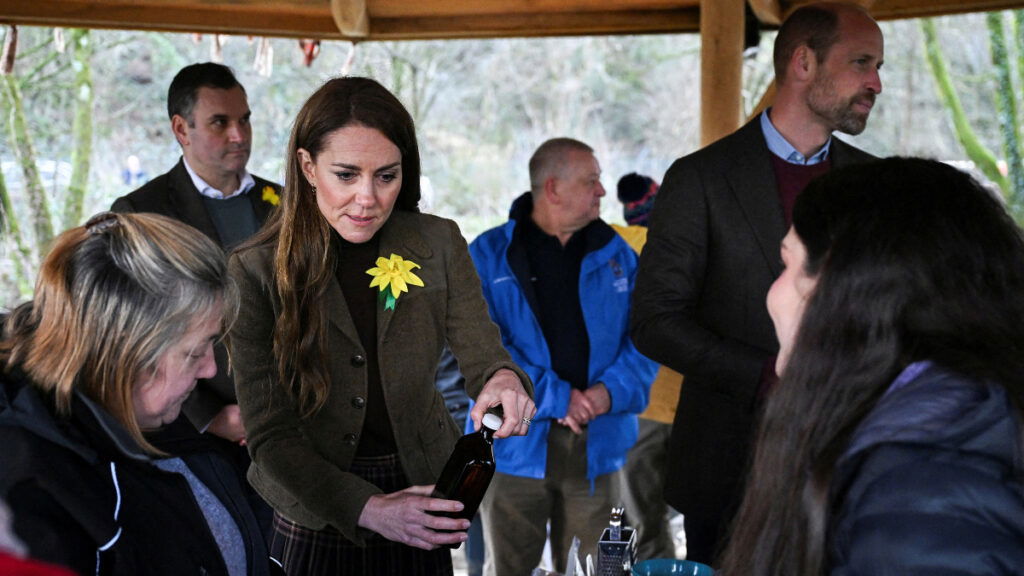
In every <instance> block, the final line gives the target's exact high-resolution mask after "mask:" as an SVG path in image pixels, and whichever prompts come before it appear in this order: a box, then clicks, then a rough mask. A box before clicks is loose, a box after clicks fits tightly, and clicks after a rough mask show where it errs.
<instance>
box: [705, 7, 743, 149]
mask: <svg viewBox="0 0 1024 576" xmlns="http://www.w3.org/2000/svg"><path fill="white" fill-rule="evenodd" d="M743 8H744V0H701V2H700V37H701V50H700V68H701V73H700V105H701V109H700V110H701V112H700V116H701V118H700V142H701V146H706V145H708V144H710V143H712V142H714V141H715V140H718V139H719V138H721V137H722V136H725V135H727V134H729V133H731V132H733V131H735V130H736V129H737V128H739V126H740V109H741V107H742V102H743V100H742V94H741V92H740V91H741V89H742V86H743Z"/></svg>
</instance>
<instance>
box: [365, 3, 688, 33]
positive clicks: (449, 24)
mask: <svg viewBox="0 0 1024 576" xmlns="http://www.w3.org/2000/svg"><path fill="white" fill-rule="evenodd" d="M699 28H700V21H699V14H698V11H697V10H696V9H689V10H687V9H682V10H649V11H636V12H600V13H577V14H500V15H493V16H492V15H488V16H462V17H448V18H426V17H424V18H374V20H373V36H372V37H373V39H377V40H398V39H432V38H508V37H538V36H575V35H605V34H668V33H680V32H696V31H697V30H698V29H699Z"/></svg>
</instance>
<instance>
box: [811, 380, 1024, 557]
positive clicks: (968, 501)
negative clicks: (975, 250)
mask: <svg viewBox="0 0 1024 576" xmlns="http://www.w3.org/2000/svg"><path fill="white" fill-rule="evenodd" d="M1021 474H1022V464H1021V444H1020V423H1019V422H1018V419H1017V417H1016V415H1015V411H1014V410H1013V408H1012V407H1011V404H1010V401H1009V399H1008V397H1007V395H1006V392H1005V390H1004V389H1003V388H1002V387H1000V386H998V385H994V384H990V383H984V382H977V381H973V380H970V379H967V378H964V377H963V376H960V375H958V374H954V373H952V372H950V371H947V370H945V369H942V368H940V367H938V366H935V365H932V364H931V363H927V362H922V363H916V364H912V365H911V366H910V367H908V368H907V370H905V371H904V373H903V374H902V375H901V376H900V378H899V379H897V381H896V383H895V384H894V385H893V386H892V387H891V388H890V389H889V391H888V392H887V394H886V395H885V396H884V397H883V398H882V399H881V400H880V401H879V403H878V405H877V406H876V407H875V409H874V410H872V412H871V413H870V414H869V415H868V417H867V418H866V419H865V420H864V421H863V422H862V424H861V425H860V427H859V428H858V429H857V431H856V432H855V433H854V436H853V438H852V440H851V443H850V446H849V448H848V450H847V452H846V453H845V454H844V455H843V456H842V457H841V458H840V459H839V462H838V463H837V472H836V475H835V477H834V480H833V487H834V490H833V502H834V516H833V518H834V519H835V521H834V524H833V526H832V530H831V533H830V561H831V574H832V575H834V576H853V575H865V576H866V575H871V576H884V575H887V574H891V575H900V576H905V575H928V576H946V575H949V576H952V575H954V574H955V575H958V576H962V575H969V574H978V575H982V574H984V575H996V574H1024V488H1022V485H1021V478H1022V476H1021Z"/></svg>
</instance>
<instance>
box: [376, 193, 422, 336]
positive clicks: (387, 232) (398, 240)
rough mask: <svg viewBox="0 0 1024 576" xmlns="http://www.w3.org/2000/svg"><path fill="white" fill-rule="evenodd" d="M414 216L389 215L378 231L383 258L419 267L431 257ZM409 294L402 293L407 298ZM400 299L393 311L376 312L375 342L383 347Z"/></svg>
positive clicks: (382, 310)
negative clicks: (411, 263) (395, 255)
mask: <svg viewBox="0 0 1024 576" xmlns="http://www.w3.org/2000/svg"><path fill="white" fill-rule="evenodd" d="M414 219H415V215H414V214H412V213H407V212H402V211H399V210H395V211H394V212H392V213H391V217H390V218H388V221H387V223H386V224H385V225H384V228H383V229H382V230H381V231H380V234H381V237H380V254H379V256H383V257H384V258H388V257H390V256H391V255H392V254H397V255H399V256H401V257H402V258H405V259H406V260H412V261H414V262H416V263H417V264H420V265H421V266H422V265H424V263H425V262H424V261H425V260H427V259H429V258H431V256H433V251H432V250H431V249H430V245H429V244H427V243H426V241H425V240H424V239H423V236H422V235H421V234H420V233H419V231H418V230H416V227H415V224H414ZM408 295H409V293H408V292H406V293H404V296H406V297H408ZM401 310H402V298H401V297H399V298H398V302H396V305H395V308H394V309H393V310H384V308H383V307H381V309H380V310H378V311H377V342H378V343H379V344H378V345H379V346H381V347H383V342H384V336H385V335H386V334H387V332H388V327H389V326H391V319H392V318H393V317H394V315H395V314H401V313H402V312H401Z"/></svg>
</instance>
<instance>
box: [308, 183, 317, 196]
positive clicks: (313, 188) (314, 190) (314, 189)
mask: <svg viewBox="0 0 1024 576" xmlns="http://www.w3.org/2000/svg"><path fill="white" fill-rule="evenodd" d="M309 187H310V189H312V190H313V196H316V186H314V185H312V184H310V185H309Z"/></svg>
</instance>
